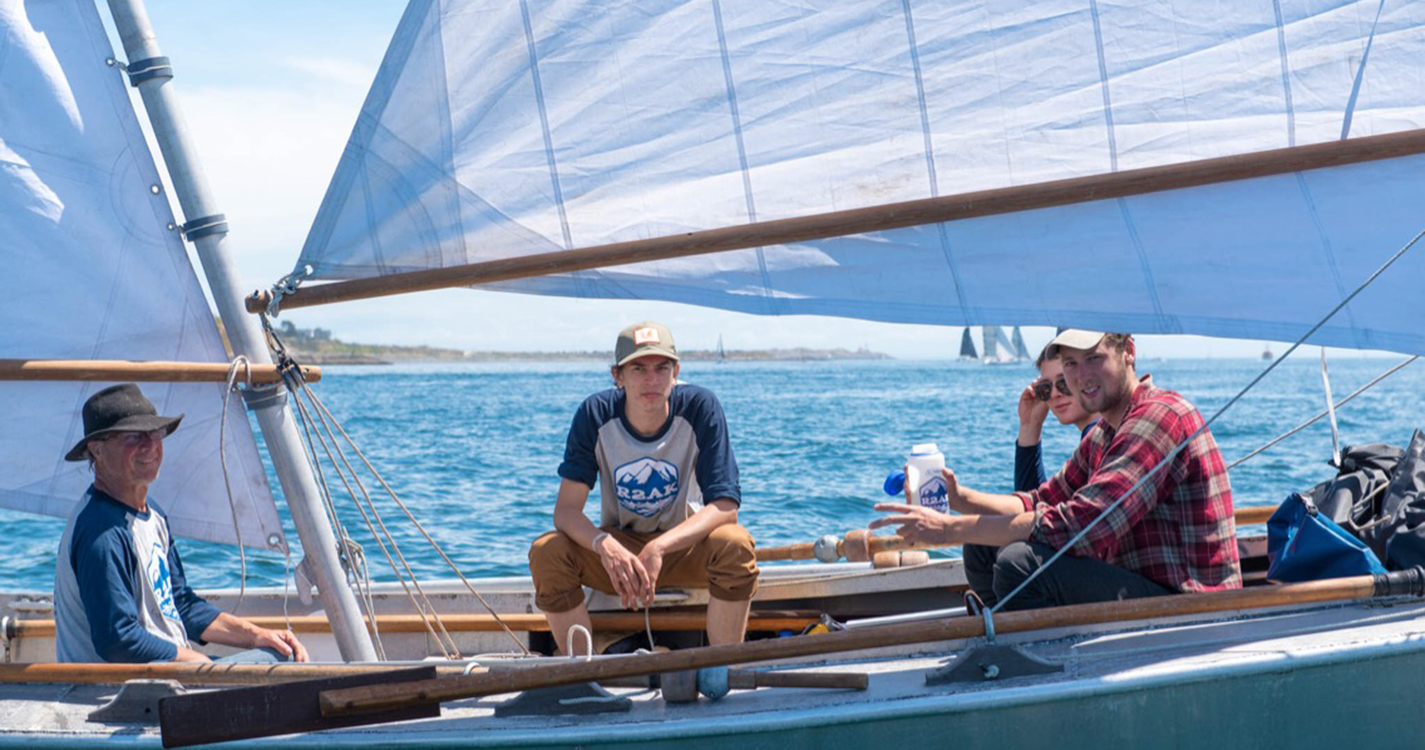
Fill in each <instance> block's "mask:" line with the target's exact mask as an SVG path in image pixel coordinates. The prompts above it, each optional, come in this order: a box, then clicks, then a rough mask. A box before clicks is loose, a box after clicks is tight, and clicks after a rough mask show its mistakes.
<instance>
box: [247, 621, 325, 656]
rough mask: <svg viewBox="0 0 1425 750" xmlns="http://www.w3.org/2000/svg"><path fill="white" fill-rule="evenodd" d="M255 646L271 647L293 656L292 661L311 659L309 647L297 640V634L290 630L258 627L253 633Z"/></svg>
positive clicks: (285, 654)
mask: <svg viewBox="0 0 1425 750" xmlns="http://www.w3.org/2000/svg"><path fill="white" fill-rule="evenodd" d="M252 640H253V644H252V646H253V648H270V649H272V650H273V651H276V652H277V653H279V654H282V655H283V656H290V657H292V661H302V662H305V661H310V660H311V657H309V656H308V655H307V647H306V646H303V645H302V642H301V641H299V640H297V636H296V634H294V633H293V632H292V631H290V630H269V629H267V628H258V629H257V632H256V633H253V634H252Z"/></svg>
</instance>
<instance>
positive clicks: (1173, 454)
mask: <svg viewBox="0 0 1425 750" xmlns="http://www.w3.org/2000/svg"><path fill="white" fill-rule="evenodd" d="M1422 237H1425V230H1422V231H1421V232H1419V233H1418V234H1416V235H1415V236H1414V237H1413V238H1411V240H1410V241H1409V242H1407V243H1405V245H1404V246H1403V247H1401V248H1400V249H1399V250H1397V251H1396V252H1395V254H1394V255H1391V256H1390V257H1389V258H1387V259H1386V261H1385V262H1384V263H1382V264H1381V266H1380V268H1377V269H1376V270H1375V272H1374V273H1372V274H1371V275H1370V276H1368V277H1366V280H1365V281H1362V282H1361V283H1360V284H1359V285H1358V286H1357V287H1356V288H1355V289H1353V290H1352V291H1351V293H1350V294H1348V295H1346V297H1345V298H1344V299H1342V300H1341V301H1340V302H1338V303H1336V306H1335V307H1333V308H1331V311H1330V312H1328V313H1326V315H1325V317H1323V318H1321V320H1319V321H1317V322H1316V324H1315V325H1313V326H1312V327H1311V330H1309V331H1307V332H1306V333H1304V334H1302V335H1301V337H1300V338H1298V339H1297V340H1296V342H1295V343H1293V344H1292V345H1291V346H1290V347H1289V348H1288V349H1287V350H1286V351H1285V352H1283V353H1282V355H1281V356H1280V357H1278V358H1277V359H1275V360H1273V361H1272V363H1271V364H1270V365H1267V369H1265V370H1263V371H1262V372H1261V373H1260V374H1258V375H1257V377H1255V378H1253V379H1252V382H1250V383H1248V384H1247V385H1246V387H1244V388H1243V389H1242V390H1240V391H1238V392H1237V395H1235V396H1233V397H1232V398H1230V399H1228V401H1227V403H1225V404H1223V405H1222V406H1221V407H1220V408H1219V409H1218V410H1217V411H1216V412H1214V413H1213V415H1212V416H1211V417H1208V418H1207V420H1206V421H1204V422H1203V423H1202V426H1201V427H1199V428H1197V429H1196V430H1194V431H1193V433H1192V434H1191V435H1188V436H1187V437H1186V438H1185V439H1184V440H1183V441H1182V442H1180V443H1178V444H1177V445H1176V446H1174V447H1173V449H1172V450H1171V451H1169V452H1168V455H1166V456H1164V457H1163V460H1161V461H1159V462H1158V464H1157V465H1156V466H1154V467H1153V468H1151V469H1149V470H1148V472H1147V473H1146V474H1144V475H1143V476H1142V477H1140V478H1139V479H1138V481H1137V482H1134V483H1133V486H1132V487H1129V488H1128V489H1127V490H1126V491H1124V493H1123V494H1121V495H1119V496H1118V499H1117V500H1114V501H1113V502H1112V503H1109V505H1108V507H1106V508H1104V509H1103V511H1102V512H1100V513H1099V514H1098V515H1097V516H1095V517H1094V518H1093V520H1091V521H1089V522H1088V523H1087V524H1084V527H1083V528H1082V529H1080V530H1079V532H1078V533H1077V534H1075V535H1074V536H1073V537H1071V538H1070V539H1069V541H1068V542H1066V543H1065V544H1064V546H1062V547H1060V548H1059V549H1057V550H1055V551H1054V554H1053V555H1051V556H1050V557H1049V559H1048V560H1045V561H1044V564H1043V565H1040V566H1039V567H1038V568H1035V569H1034V572H1032V573H1030V574H1029V575H1028V576H1027V577H1026V578H1025V579H1024V580H1023V581H1021V582H1020V583H1019V585H1018V586H1015V587H1014V590H1012V591H1010V592H1009V593H1008V594H1006V595H1005V596H1003V597H1000V600H999V601H998V602H996V603H995V605H994V606H993V607H991V608H990V610H989V614H990V615H993V614H994V613H995V612H998V611H1000V610H1001V609H1002V608H1003V607H1004V605H1005V604H1006V603H1007V602H1009V601H1010V600H1011V599H1013V598H1014V597H1015V596H1016V595H1017V594H1019V592H1020V591H1023V590H1024V588H1025V587H1026V586H1028V585H1029V584H1030V583H1031V582H1033V581H1034V579H1036V578H1038V577H1039V576H1040V575H1041V574H1043V572H1044V571H1045V570H1047V569H1048V568H1049V566H1050V565H1053V564H1054V562H1055V561H1057V560H1058V559H1059V558H1061V557H1063V556H1064V554H1065V553H1067V552H1068V551H1069V550H1070V549H1073V547H1074V545H1076V544H1078V543H1079V541H1080V540H1081V539H1083V538H1084V536H1086V535H1087V534H1088V533H1089V531H1091V530H1092V529H1093V528H1094V527H1095V526H1097V525H1098V524H1099V522H1101V521H1103V519H1104V518H1107V517H1108V514H1109V513H1110V512H1112V511H1113V510H1114V509H1115V508H1117V507H1118V506H1120V505H1122V504H1123V501H1124V500H1127V499H1128V498H1129V497H1131V496H1132V495H1133V493H1135V492H1137V491H1138V488H1139V487H1142V486H1143V485H1144V484H1145V483H1146V482H1147V481H1148V480H1149V479H1152V478H1153V477H1154V476H1155V475H1156V474H1157V473H1158V472H1159V471H1162V469H1163V467H1164V466H1167V465H1168V464H1170V463H1172V461H1173V459H1175V458H1177V456H1178V454H1179V453H1182V452H1183V449H1184V448H1186V447H1187V446H1188V445H1189V444H1190V443H1192V441H1194V440H1196V439H1197V436H1198V435H1201V434H1202V433H1204V432H1206V431H1207V428H1208V427H1209V426H1210V425H1211V424H1212V423H1213V422H1216V421H1217V419H1218V418H1219V417H1221V416H1222V415H1223V414H1224V413H1226V412H1227V410H1228V409H1231V408H1232V407H1233V406H1234V405H1235V404H1236V403H1237V402H1238V401H1239V400H1241V398H1242V397H1243V396H1245V395H1247V392H1248V391H1250V390H1252V389H1253V388H1255V387H1256V386H1257V383H1260V382H1262V379H1263V378H1265V377H1266V376H1267V375H1268V374H1270V373H1271V371H1272V370H1275V369H1276V368H1277V365H1280V364H1281V363H1282V362H1285V361H1286V359H1287V357H1289V356H1291V353H1292V352H1294V351H1296V350H1297V349H1299V348H1301V346H1302V344H1304V343H1305V342H1306V340H1307V339H1309V338H1311V337H1312V335H1314V334H1315V333H1316V332H1317V331H1318V330H1320V329H1321V327H1322V326H1324V325H1326V321H1328V320H1330V319H1331V318H1332V317H1334V316H1335V315H1336V313H1338V312H1340V311H1341V310H1342V308H1344V307H1345V306H1346V305H1348V304H1350V303H1351V300H1353V299H1355V298H1356V295H1358V294H1360V293H1361V291H1362V290H1364V289H1365V288H1366V287H1367V286H1370V285H1371V283H1372V282H1374V281H1375V280H1376V279H1377V278H1379V277H1380V275H1381V274H1382V273H1385V270H1386V269H1387V268H1390V267H1391V266H1392V265H1394V264H1395V262H1396V261H1397V260H1400V258H1401V257H1402V256H1404V255H1405V253H1406V252H1408V251H1409V250H1410V248H1412V247H1414V246H1415V244H1416V243H1417V242H1419V241H1420V239H1421V238H1422Z"/></svg>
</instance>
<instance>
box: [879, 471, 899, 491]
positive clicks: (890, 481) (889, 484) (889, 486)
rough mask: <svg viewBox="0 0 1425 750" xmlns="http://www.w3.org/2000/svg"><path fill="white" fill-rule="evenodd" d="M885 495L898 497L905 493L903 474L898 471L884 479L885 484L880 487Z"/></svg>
mask: <svg viewBox="0 0 1425 750" xmlns="http://www.w3.org/2000/svg"><path fill="white" fill-rule="evenodd" d="M881 489H883V490H885V491H886V494H887V495H899V494H902V493H904V492H905V472H903V471H898V472H896V473H894V474H892V475H890V476H888V477H886V483H885V484H884V485H882V486H881Z"/></svg>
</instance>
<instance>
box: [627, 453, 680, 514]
mask: <svg viewBox="0 0 1425 750" xmlns="http://www.w3.org/2000/svg"><path fill="white" fill-rule="evenodd" d="M614 486H615V488H616V489H617V492H618V504H619V506H620V507H623V508H627V509H628V510H630V511H632V512H634V513H637V514H638V515H640V516H643V517H644V518H651V517H653V516H656V515H658V513H659V512H660V511H662V510H663V509H664V508H666V507H668V504H669V503H671V502H673V498H675V497H677V496H678V467H677V466H674V465H673V464H670V463H668V462H667V461H661V460H659V459H656V458H651V457H644V458H640V459H638V460H636V461H629V462H628V463H626V464H624V465H623V466H620V467H618V468H616V469H614Z"/></svg>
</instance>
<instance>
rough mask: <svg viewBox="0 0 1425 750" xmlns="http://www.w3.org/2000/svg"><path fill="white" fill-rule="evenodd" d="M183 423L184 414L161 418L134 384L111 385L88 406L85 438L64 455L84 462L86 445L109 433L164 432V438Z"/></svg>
mask: <svg viewBox="0 0 1425 750" xmlns="http://www.w3.org/2000/svg"><path fill="white" fill-rule="evenodd" d="M182 420H183V415H182V414H179V415H178V416H176V417H160V416H159V415H158V410H157V409H155V408H153V403H152V402H150V401H149V400H148V399H146V398H144V395H143V393H142V392H141V391H139V387H138V386H137V385H135V384H133V383H123V384H122V385H111V386H109V387H108V388H105V389H104V390H102V391H99V392H98V393H96V394H94V395H93V396H90V397H89V400H88V401H85V402H84V437H83V439H81V440H80V441H79V442H78V443H75V445H74V447H73V448H70V449H69V452H68V453H66V454H64V460H66V461H83V460H84V457H85V456H86V455H88V449H87V448H86V447H85V444H86V443H88V442H89V441H90V440H98V439H100V438H102V437H104V436H105V435H108V434H109V433H112V432H153V431H154V430H164V433H163V434H164V435H171V434H173V431H174V430H176V429H178V423H179V422H181V421H182Z"/></svg>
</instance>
